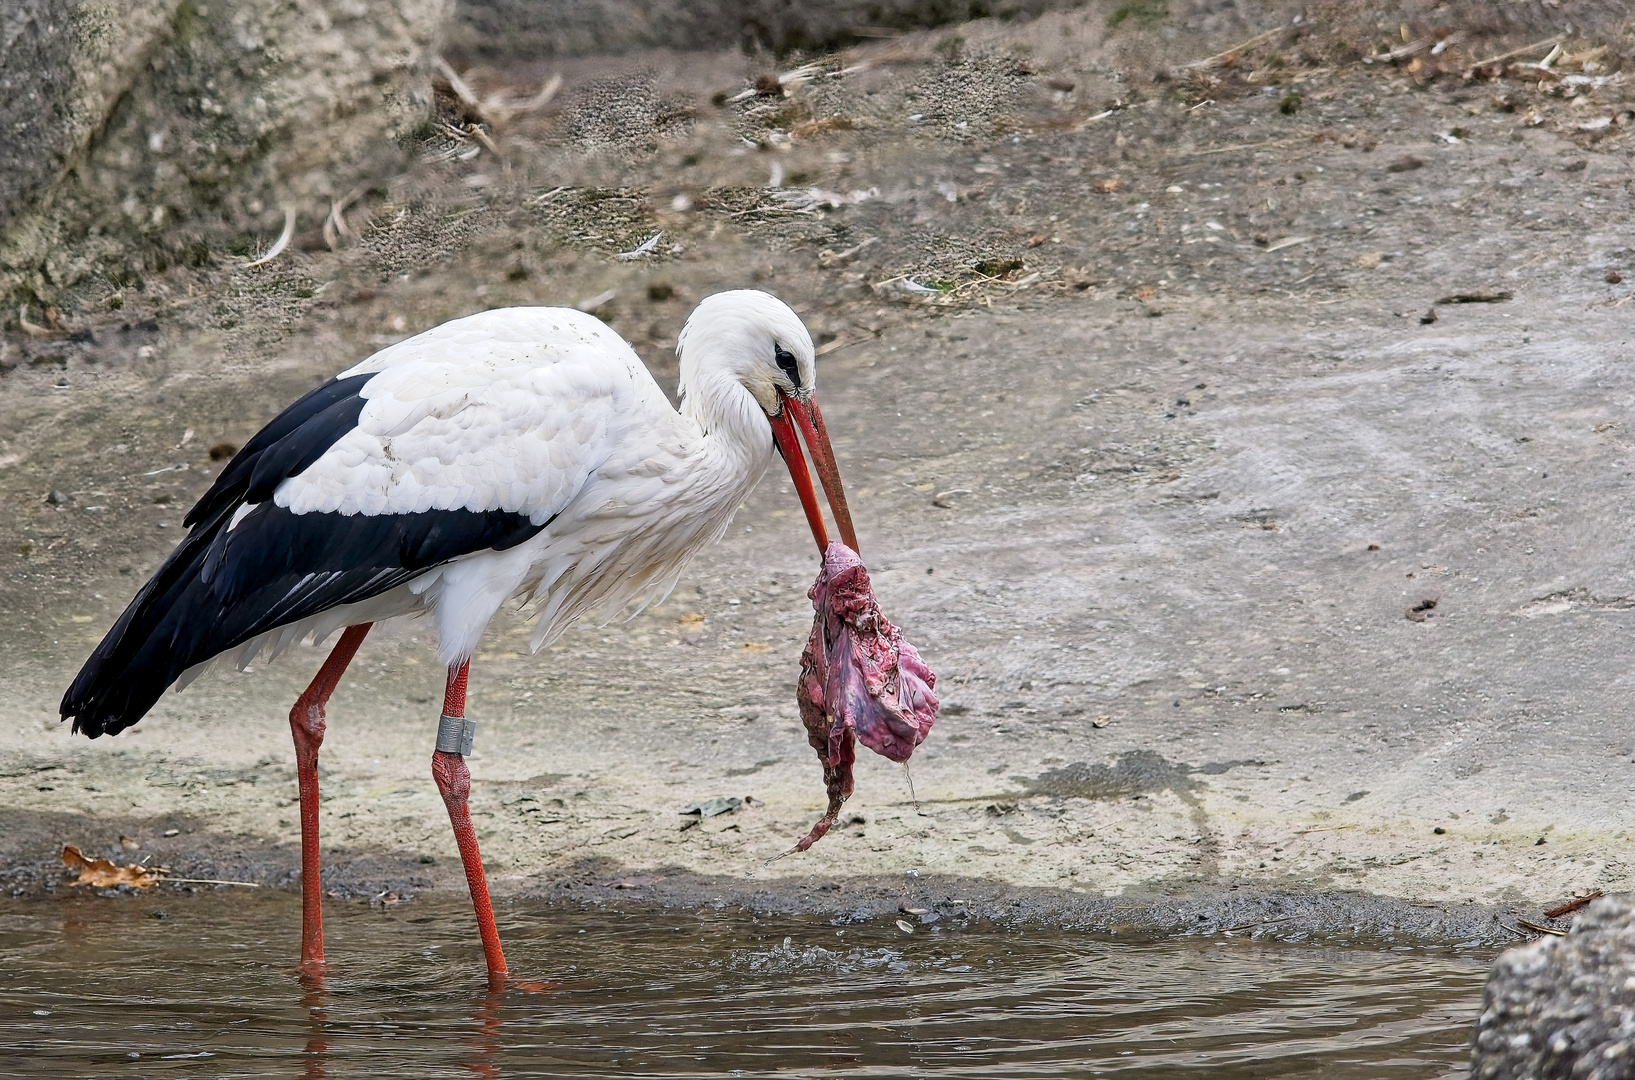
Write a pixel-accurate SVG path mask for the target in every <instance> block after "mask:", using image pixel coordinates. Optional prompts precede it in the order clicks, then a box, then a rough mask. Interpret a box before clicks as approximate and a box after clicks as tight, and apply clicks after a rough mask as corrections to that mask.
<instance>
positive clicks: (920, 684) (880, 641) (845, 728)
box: [795, 543, 937, 851]
mask: <svg viewBox="0 0 1635 1080" xmlns="http://www.w3.org/2000/svg"><path fill="white" fill-rule="evenodd" d="M809 595H810V596H811V598H812V607H813V608H814V609H816V612H817V617H816V619H815V620H814V621H813V624H812V634H811V636H810V637H809V638H807V640H806V649H805V650H804V651H803V652H802V653H801V658H800V681H799V683H798V684H797V686H796V691H795V700H796V702H797V703H798V704H799V706H800V718H801V722H802V723H803V724H805V725H806V733H807V738H808V741H810V742H811V744H812V748H813V749H814V750H816V751H817V752H818V758H819V759H820V760H821V761H822V762H823V782H824V785H825V787H827V788H828V792H829V807H828V810H827V811H826V812H825V813H824V815H823V818H822V820H820V821H819V822H818V823H817V824H816V825H814V826H813V827H812V831H811V832H810V833H808V834H807V835H806V836H805V837H804V838H803V839H801V841H800V842H799V843H797V844H796V845H795V850H796V851H805V850H806V849H807V848H809V847H811V846H812V845H813V844H815V843H817V841H818V840H819V839H821V838H822V837H823V834H824V833H826V832H828V831H829V828H830V827H831V826H832V825H833V824H834V823H835V820H836V819H837V818H838V817H839V814H840V807H841V805H842V804H843V803H844V802H845V801H846V799H847V797H848V796H850V795H851V793H852V764H853V763H854V762H855V761H856V759H857V752H856V744H857V741H858V740H861V741H862V743H863V745H864V746H866V747H868V748H869V749H870V750H873V751H874V752H875V753H877V754H881V755H884V756H885V757H888V758H890V759H891V760H892V761H907V760H908V758H909V755H911V754H912V753H914V748H915V747H916V746H918V745H919V744H920V743H922V742H924V741H925V737H926V736H927V735H929V734H930V733H931V725H932V724H934V723H935V722H936V720H937V695H936V691H935V690H934V689H933V688H934V687H935V686H936V683H937V677H936V675H934V674H933V673H932V672H931V669H930V668H928V667H926V666H925V663H924V662H923V661H922V660H921V659H920V654H919V653H918V652H917V651H916V650H915V648H914V646H912V645H910V644H909V643H908V642H906V641H904V640H903V636H902V634H901V633H900V632H899V631H898V629H897V628H896V627H895V626H893V625H892V624H891V623H890V622H889V621H888V620H887V619H886V617H885V616H884V615H883V614H881V612H880V606H879V604H878V603H876V602H875V599H874V590H873V588H872V587H871V586H870V585H869V574H868V571H867V570H866V569H864V567H863V561H862V560H861V559H859V558H858V556H857V553H856V552H855V551H853V550H851V549H850V548H848V547H846V545H844V544H841V543H832V544H830V545H829V548H828V550H827V551H825V552H824V555H823V569H822V570H821V571H820V572H819V573H818V579H817V581H816V582H815V583H814V584H813V585H812V589H811V592H810V593H809Z"/></svg>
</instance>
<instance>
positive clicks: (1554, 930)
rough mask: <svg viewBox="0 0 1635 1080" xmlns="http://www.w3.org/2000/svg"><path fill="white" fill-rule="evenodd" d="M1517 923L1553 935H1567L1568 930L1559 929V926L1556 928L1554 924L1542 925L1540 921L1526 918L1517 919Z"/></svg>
mask: <svg viewBox="0 0 1635 1080" xmlns="http://www.w3.org/2000/svg"><path fill="white" fill-rule="evenodd" d="M1516 925H1517V926H1525V927H1527V929H1529V930H1534V931H1537V932H1538V933H1540V934H1549V935H1551V936H1553V937H1566V936H1567V931H1565V930H1561V929H1558V928H1556V927H1554V926H1540V925H1539V924H1538V923H1535V922H1528V921H1527V920H1526V919H1517V920H1516Z"/></svg>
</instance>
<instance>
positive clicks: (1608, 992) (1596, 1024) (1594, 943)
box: [1470, 894, 1635, 1080]
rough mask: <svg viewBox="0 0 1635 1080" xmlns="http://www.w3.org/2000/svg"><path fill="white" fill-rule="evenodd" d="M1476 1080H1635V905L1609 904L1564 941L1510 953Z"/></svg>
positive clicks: (1493, 979)
mask: <svg viewBox="0 0 1635 1080" xmlns="http://www.w3.org/2000/svg"><path fill="white" fill-rule="evenodd" d="M1470 1075H1471V1078H1472V1080H1556V1078H1560V1080H1568V1078H1571V1080H1628V1078H1629V1077H1635V896H1631V895H1629V894H1623V895H1620V896H1605V897H1602V898H1600V899H1599V900H1596V901H1595V902H1594V903H1592V904H1590V906H1589V907H1587V908H1585V909H1584V911H1583V913H1582V914H1580V915H1579V916H1578V921H1577V922H1576V923H1575V924H1574V925H1573V928H1572V930H1571V932H1569V933H1568V934H1567V936H1566V937H1546V938H1542V939H1540V940H1538V941H1534V942H1530V943H1529V944H1526V945H1518V946H1516V947H1515V948H1513V949H1508V950H1506V951H1505V952H1504V953H1503V954H1501V955H1500V956H1499V958H1498V960H1496V961H1494V963H1493V969H1492V971H1491V972H1490V973H1489V974H1488V978H1487V989H1486V990H1485V991H1484V992H1483V994H1482V1015H1481V1018H1480V1019H1478V1020H1477V1022H1476V1033H1475V1036H1474V1038H1473V1039H1472V1045H1471V1064H1470Z"/></svg>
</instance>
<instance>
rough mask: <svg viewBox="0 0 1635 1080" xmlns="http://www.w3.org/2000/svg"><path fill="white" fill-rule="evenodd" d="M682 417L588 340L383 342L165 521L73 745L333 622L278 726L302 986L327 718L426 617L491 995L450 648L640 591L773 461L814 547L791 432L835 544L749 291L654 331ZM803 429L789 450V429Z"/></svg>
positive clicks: (88, 679) (777, 362) (785, 320)
mask: <svg viewBox="0 0 1635 1080" xmlns="http://www.w3.org/2000/svg"><path fill="white" fill-rule="evenodd" d="M676 352H677V354H678V356H679V358H680V361H681V382H680V391H681V409H680V411H679V412H678V411H677V410H675V409H674V408H672V407H671V406H670V403H669V402H668V400H666V398H665V396H664V393H663V392H662V391H661V390H660V389H659V387H658V384H657V383H656V382H654V381H653V377H652V375H651V374H650V373H649V372H648V371H647V368H646V367H645V366H643V364H642V362H641V360H640V359H639V358H638V357H637V356H636V354H635V352H634V351H633V350H632V349H631V348H630V346H629V345H627V344H626V343H625V342H624V341H623V340H621V339H620V338H619V336H618V335H617V334H615V333H613V331H612V330H610V329H609V328H608V327H607V326H605V325H604V324H603V323H601V322H600V321H598V320H597V319H595V318H592V317H591V316H589V315H586V314H583V313H581V312H578V311H574V310H570V309H564V308H538V307H535V308H506V309H502V310H497V311H487V312H483V313H482V314H479V315H471V316H467V317H466V318H463V319H455V320H454V321H452V322H448V323H444V324H443V325H441V326H438V327H435V328H433V329H431V330H428V331H426V332H425V333H423V334H420V335H418V336H416V337H412V338H409V339H408V340H406V341H402V342H399V343H397V344H395V345H391V346H389V347H387V348H385V349H382V350H381V351H379V352H377V353H375V354H374V355H373V356H371V357H369V359H367V360H365V361H363V362H362V363H361V364H358V365H356V366H355V367H352V368H349V369H348V370H346V371H343V372H341V373H340V374H339V375H337V376H336V377H335V378H334V379H331V380H330V381H329V382H326V383H324V384H323V385H322V386H320V387H318V388H317V389H315V390H313V391H312V392H311V393H309V394H307V395H306V396H305V397H303V398H301V399H300V400H299V401H297V402H295V404H293V405H291V406H290V407H289V408H287V409H285V410H284V411H283V412H282V413H280V414H279V415H278V416H277V417H276V418H275V419H274V420H273V421H272V422H271V423H269V424H268V425H267V426H266V427H264V428H262V429H261V431H260V432H259V433H257V434H256V436H255V437H254V438H252V439H251V440H250V441H249V442H248V443H246V444H245V445H244V448H243V449H242V450H240V451H239V452H238V454H237V456H235V457H234V458H233V460H232V461H231V462H230V463H229V464H228V465H227V466H226V468H224V469H222V471H221V473H220V475H218V476H217V477H216V480H215V483H213V484H212V485H211V486H210V490H209V491H207V492H205V494H204V497H203V498H201V499H200V500H199V502H198V503H197V505H195V506H194V507H193V509H192V510H191V511H190V512H189V513H188V515H187V518H186V519H185V522H184V524H185V525H186V526H187V527H188V528H189V532H188V534H187V536H186V537H185V538H184V539H183V540H182V542H181V543H180V544H179V545H178V546H177V547H176V550H175V551H173V552H172V553H171V554H170V557H169V558H167V559H166V560H165V562H164V564H163V565H162V566H160V568H159V570H158V572H157V573H155V574H154V575H153V578H152V580H150V581H149V582H148V583H147V584H146V585H144V586H143V587H142V589H141V591H140V592H138V593H137V594H136V598H135V599H134V600H132V601H131V603H130V606H129V607H127V608H126V609H125V612H124V614H123V615H121V616H120V617H119V619H118V621H116V622H115V623H114V625H113V628H112V629H111V630H109V631H108V634H107V636H106V637H105V638H103V640H102V643H101V644H100V645H98V646H97V648H96V650H95V651H94V652H93V653H92V654H91V657H90V659H89V660H87V661H86V663H85V666H84V668H83V669H82V670H81V671H80V673H79V676H78V677H77V678H76V679H75V680H74V683H73V685H72V686H71V687H69V689H68V692H67V694H65V695H64V697H63V701H62V715H63V717H64V718H65V719H66V718H69V717H72V718H73V720H74V728H73V729H74V731H76V732H80V733H83V734H85V735H88V736H90V737H91V738H93V739H94V738H96V737H97V736H99V735H104V734H110V735H111V734H114V733H116V732H118V731H121V730H122V729H124V728H127V727H130V726H131V725H132V724H134V723H136V722H137V721H138V720H140V719H141V718H142V716H143V715H144V714H145V713H146V712H147V711H148V710H149V709H150V708H152V706H153V704H154V702H155V701H157V700H158V698H159V697H160V695H162V694H163V693H164V691H165V689H166V688H167V687H169V686H170V685H172V684H176V685H177V686H178V687H181V686H185V685H186V684H187V683H188V682H189V681H190V680H192V679H193V678H195V677H196V676H197V675H198V674H199V673H200V672H202V671H203V670H204V669H205V668H207V667H208V666H210V664H212V663H213V662H214V661H216V660H217V659H218V658H224V657H230V658H235V659H236V660H237V662H238V663H239V665H240V666H241V667H242V666H245V665H247V664H249V662H250V661H251V660H252V659H253V658H254V657H255V656H256V655H257V654H259V653H261V652H263V651H265V652H267V653H268V654H270V655H276V654H278V653H279V652H281V651H282V650H283V649H285V648H286V647H288V646H289V645H291V644H292V643H295V642H298V641H302V640H306V639H312V640H315V641H322V640H323V639H324V638H326V637H327V636H328V635H329V634H331V633H333V632H334V631H336V630H340V629H342V628H343V627H344V628H345V630H344V632H343V633H342V634H341V637H340V640H339V641H338V642H337V643H336V645H335V648H334V650H333V651H332V652H331V653H330V655H329V658H328V659H327V660H326V661H325V662H324V664H323V666H322V667H321V668H320V669H319V671H318V675H317V677H316V678H315V679H314V680H313V682H312V685H311V686H309V687H308V688H307V689H306V691H305V693H303V694H302V695H301V696H300V697H299V698H298V699H297V700H296V702H295V706H294V707H293V708H292V709H291V710H290V729H291V731H292V732H293V734H294V737H295V759H296V771H297V778H298V782H299V785H300V795H301V873H302V902H303V903H302V935H301V970H302V971H303V972H304V973H307V974H316V973H319V972H321V970H322V968H323V963H324V951H323V924H322V914H321V911H320V908H319V901H320V895H319V878H318V772H317V760H318V747H319V744H320V743H321V742H322V741H323V736H324V704H325V702H326V701H327V700H328V698H329V695H330V694H331V693H332V692H333V691H334V689H335V686H336V684H337V683H338V682H339V681H340V678H341V674H342V672H344V671H345V670H346V665H347V663H348V662H349V661H350V660H351V659H352V657H353V655H354V654H355V653H356V652H357V649H358V646H359V645H360V644H362V642H363V638H364V635H365V634H367V633H368V631H369V627H370V626H371V625H372V624H374V623H376V622H380V621H381V620H384V619H390V618H396V617H401V616H408V615H419V614H424V615H427V616H429V617H430V618H431V619H432V621H433V622H434V623H435V624H436V626H437V638H438V650H437V657H438V660H439V661H441V662H442V663H443V664H445V665H447V667H448V685H447V691H446V694H445V696H444V699H443V715H442V717H441V719H440V721H439V724H438V730H437V741H436V751H435V752H434V753H433V755H432V776H433V777H434V778H435V779H436V782H437V788H438V790H439V791H440V792H441V793H442V796H443V801H444V803H445V804H446V805H447V806H448V811H449V818H450V820H451V822H452V823H453V826H454V835H455V838H456V840H457V842H458V844H459V848H460V859H461V861H462V862H463V864H464V866H465V872H466V880H467V882H468V883H469V884H470V886H471V898H472V902H473V904H474V905H475V907H476V912H477V924H478V928H479V930H480V931H481V933H482V942H483V952H484V954H485V956H486V958H487V961H488V971H489V975H490V978H491V979H495V980H503V979H504V977H505V972H506V965H505V957H504V954H503V953H502V952H501V950H500V941H499V935H498V933H497V932H496V931H495V928H494V915H493V910H492V908H491V907H490V904H489V899H488V885H487V882H486V880H485V879H484V876H483V865H482V858H481V856H480V855H479V853H478V851H477V837H476V833H475V832H474V831H473V830H472V827H471V817H470V814H469V812H468V811H467V807H466V799H467V796H468V794H469V792H470V789H471V774H470V772H469V771H468V770H467V768H466V764H465V760H464V755H465V754H466V753H469V752H470V749H471V740H472V735H473V732H474V729H475V724H474V722H473V721H471V720H469V719H467V718H466V717H465V695H466V677H467V672H468V669H469V666H470V657H471V654H472V651H473V650H474V649H475V648H476V646H477V641H478V639H479V638H480V637H481V636H482V633H483V630H484V628H486V627H487V625H488V623H489V620H490V619H492V618H493V617H494V614H495V612H497V611H498V610H499V609H500V606H501V605H502V604H504V603H505V602H506V601H507V600H509V599H514V598H515V599H522V600H525V601H528V602H531V603H532V604H534V605H535V606H537V608H538V611H539V623H538V628H537V629H536V630H535V631H534V635H533V638H532V641H531V645H532V646H533V648H534V649H536V650H537V649H539V648H540V647H541V646H543V645H546V644H548V643H549V642H551V641H554V640H555V639H556V638H557V637H558V636H560V635H561V634H562V632H563V631H564V630H566V629H567V628H568V626H569V625H570V624H571V623H572V622H573V621H574V620H575V619H577V618H578V617H579V616H580V615H582V614H584V613H585V612H587V611H590V610H593V609H595V610H600V611H603V612H608V613H611V612H616V611H621V610H631V609H637V610H639V609H640V608H641V607H642V606H644V605H647V604H651V603H656V602H657V601H659V600H661V599H663V598H664V597H665V596H666V595H668V593H669V592H670V590H671V588H672V587H673V586H674V585H675V583H676V579H677V577H679V576H680V574H681V572H682V570H683V569H684V568H685V567H686V565H687V563H688V562H689V561H690V560H691V559H692V557H693V556H694V555H695V554H697V553H698V551H699V549H701V548H702V547H704V546H705V545H706V544H708V543H710V542H711V541H712V540H716V539H718V538H719V537H720V536H721V534H722V533H723V532H725V531H726V528H727V525H728V523H729V522H730V521H731V519H732V516H733V513H734V511H735V510H736V509H737V508H738V506H739V505H740V504H741V503H742V502H743V500H744V498H745V497H746V496H747V495H748V494H749V492H750V489H752V488H753V487H754V486H755V485H756V483H757V482H758V481H759V480H760V479H761V476H762V474H763V473H765V472H766V469H767V466H768V465H769V464H770V463H771V461H772V452H773V448H774V447H776V448H777V449H778V450H779V451H781V452H782V454H783V457H784V460H785V462H786V463H787V464H788V466H789V471H790V475H791V477H792V478H793V479H794V482H795V489H796V491H797V492H799V495H800V500H801V505H802V507H803V509H804V510H805V512H806V516H807V520H808V523H809V524H810V525H811V528H812V532H813V535H814V537H815V538H816V539H817V542H818V550H819V552H820V553H821V552H822V551H823V550H824V549H825V548H826V547H827V544H828V538H827V533H826V531H825V529H824V523H823V514H822V510H821V508H820V507H819V505H818V501H817V496H816V493H815V491H814V489H813V486H812V480H811V476H810V474H809V473H808V472H807V465H806V461H805V458H804V457H803V456H802V454H801V436H804V437H805V441H806V446H807V449H808V450H809V451H810V453H811V456H812V462H813V466H814V467H815V468H816V470H817V473H818V477H819V479H820V481H821V482H822V484H823V487H824V492H825V494H826V495H827V496H828V500H829V504H830V507H831V509H832V511H833V512H834V516H835V524H836V526H837V527H838V529H839V531H840V534H841V538H842V539H843V540H844V541H845V542H846V543H847V544H848V545H849V546H851V547H852V548H854V549H855V548H856V546H857V539H856V536H855V534H854V532H853V530H852V524H851V518H850V514H849V512H848V511H847V508H846V502H845V496H844V494H843V492H842V491H841V486H840V475H839V473H838V471H837V470H836V468H835V464H834V454H833V451H832V450H831V449H830V446H829V439H828V435H827V434H826V432H825V430H824V427H823V417H822V413H820V412H819V411H818V407H817V402H816V401H815V400H814V399H813V397H812V390H813V384H814V374H815V373H814V366H813V349H812V339H811V337H810V335H808V334H807V332H806V328H805V327H804V326H803V325H802V324H801V321H800V318H799V317H798V316H797V315H796V314H795V313H794V312H793V311H791V310H790V309H789V307H788V306H787V305H785V304H784V303H783V302H781V301H779V300H778V299H776V298H774V297H772V296H769V295H768V294H766V293H763V292H757V291H751V290H740V291H734V292H724V293H719V294H717V295H714V296H711V297H709V298H707V299H706V300H704V301H703V302H702V303H701V304H699V305H698V308H697V309H696V310H695V311H694V312H693V313H692V316H691V317H690V318H689V319H688V320H687V324H686V326H685V327H684V328H683V330H682V332H681V335H680V337H679V338H678V339H677V343H676ZM797 425H798V427H799V428H800V435H797V433H796V427H797Z"/></svg>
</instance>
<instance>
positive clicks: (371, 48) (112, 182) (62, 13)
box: [0, 0, 452, 298]
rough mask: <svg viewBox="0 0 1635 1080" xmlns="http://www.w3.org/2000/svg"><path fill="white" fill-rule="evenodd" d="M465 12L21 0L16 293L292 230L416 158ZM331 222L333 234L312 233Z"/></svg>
mask: <svg viewBox="0 0 1635 1080" xmlns="http://www.w3.org/2000/svg"><path fill="white" fill-rule="evenodd" d="M451 9H452V0H339V2H329V3H322V2H318V0H70V2H67V3H64V2H62V0H7V3H5V4H3V5H0V109H3V115H4V117H5V120H4V124H5V127H4V128H3V134H0V292H13V293H16V292H21V293H22V294H23V295H24V297H25V298H27V296H28V295H29V294H31V293H32V294H33V295H35V296H39V297H50V296H53V295H55V294H57V293H60V292H61V291H62V290H63V289H65V288H67V287H70V286H73V285H75V284H77V283H79V282H82V281H85V280H87V279H89V278H93V277H101V278H106V279H109V280H111V281H112V282H113V283H114V284H116V285H117V284H119V283H121V282H122V281H125V280H129V279H134V278H140V277H141V276H142V275H143V274H145V273H149V272H152V271H155V270H163V269H164V268H165V267H166V266H167V265H169V264H170V263H173V262H175V261H178V260H188V261H198V260H200V259H203V258H207V257H208V255H209V252H210V251H211V249H212V246H213V245H215V244H218V243H220V242H221V240H222V238H223V237H224V236H229V235H232V234H233V233H234V231H239V232H240V233H242V231H243V230H246V229H249V228H252V227H254V228H259V229H262V230H266V229H268V228H271V229H273V230H274V231H276V229H277V227H278V225H279V224H280V223H281V222H282V220H283V213H282V209H281V208H282V207H284V206H294V207H296V208H297V210H298V211H300V212H301V213H302V214H303V215H304V216H305V217H307V218H309V219H310V218H311V217H312V216H314V215H318V216H319V217H318V220H321V215H322V214H323V213H325V212H327V209H328V202H329V200H331V199H334V198H336V197H338V196H340V195H341V194H342V193H344V192H346V191H347V190H348V189H350V188H351V187H352V186H353V185H354V184H356V183H357V182H359V181H360V180H364V179H368V178H372V177H377V176H384V175H387V174H389V173H390V172H391V171H393V170H394V169H396V168H397V167H398V166H399V164H400V163H401V158H402V141H403V139H402V137H403V136H404V135H406V134H407V133H408V132H410V131H412V130H413V129H414V127H415V126H416V125H418V124H419V123H420V121H421V120H422V119H423V118H424V117H425V116H426V114H427V104H428V93H427V89H426V87H427V65H428V61H429V55H430V50H431V49H432V47H433V44H434V42H435V40H436V35H437V33H438V31H439V30H440V28H441V26H442V24H443V23H444V21H445V20H446V18H447V16H448V14H449V12H450V11H451ZM308 223H309V224H315V223H316V222H315V221H310V220H309V221H308Z"/></svg>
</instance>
